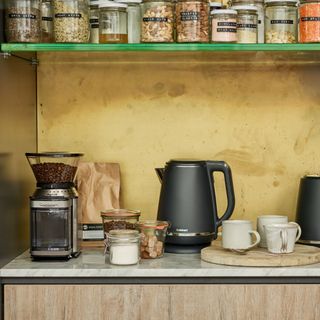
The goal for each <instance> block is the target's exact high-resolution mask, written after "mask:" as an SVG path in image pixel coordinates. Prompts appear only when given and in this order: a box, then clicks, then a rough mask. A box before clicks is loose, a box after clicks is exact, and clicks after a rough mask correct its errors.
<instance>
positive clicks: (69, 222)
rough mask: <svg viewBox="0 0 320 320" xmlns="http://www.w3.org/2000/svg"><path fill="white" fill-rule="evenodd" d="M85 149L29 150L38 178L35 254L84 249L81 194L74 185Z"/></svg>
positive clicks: (72, 253) (33, 207) (33, 211)
mask: <svg viewBox="0 0 320 320" xmlns="http://www.w3.org/2000/svg"><path fill="white" fill-rule="evenodd" d="M82 155H83V154H82V153H68V152H44V153H26V157H27V159H28V161H29V164H30V166H31V168H32V171H33V173H34V175H35V178H36V180H37V188H36V190H35V192H34V194H33V195H32V196H31V197H30V241H31V243H30V253H31V256H32V257H33V258H71V257H76V256H78V255H79V253H80V248H79V242H78V214H77V209H78V205H77V203H78V194H77V191H76V188H75V185H74V182H73V181H74V178H75V175H76V171H77V166H78V163H79V159H80V157H81V156H82Z"/></svg>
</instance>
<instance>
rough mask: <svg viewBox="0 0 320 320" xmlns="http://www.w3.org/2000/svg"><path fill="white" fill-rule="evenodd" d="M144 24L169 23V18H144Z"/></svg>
mask: <svg viewBox="0 0 320 320" xmlns="http://www.w3.org/2000/svg"><path fill="white" fill-rule="evenodd" d="M142 21H143V22H168V18H164V17H147V18H142Z"/></svg>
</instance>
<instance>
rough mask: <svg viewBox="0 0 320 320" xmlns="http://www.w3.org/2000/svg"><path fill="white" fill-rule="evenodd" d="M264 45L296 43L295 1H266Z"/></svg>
mask: <svg viewBox="0 0 320 320" xmlns="http://www.w3.org/2000/svg"><path fill="white" fill-rule="evenodd" d="M265 4H266V10H265V40H266V43H295V42H297V1H296V0H286V1H279V0H266V1H265Z"/></svg>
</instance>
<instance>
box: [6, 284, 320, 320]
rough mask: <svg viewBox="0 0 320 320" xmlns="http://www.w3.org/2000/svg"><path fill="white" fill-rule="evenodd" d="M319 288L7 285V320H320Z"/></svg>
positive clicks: (317, 286) (315, 286) (285, 286)
mask: <svg viewBox="0 0 320 320" xmlns="http://www.w3.org/2000/svg"><path fill="white" fill-rule="evenodd" d="M319 301H320V286H319V285H290V284H288V285H5V289H4V305H5V307H4V308H5V309H4V314H5V320H31V319H32V320H96V319H97V320H98V319H99V320H100V319H103V320H105V319H110V320H113V319H115V320H122V319H125V320H126V319H128V320H134V319H137V320H140V319H146V320H157V319H159V320H166V319H172V320H180V319H192V320H198V319H199V320H204V319H210V320H215V319H221V320H229V319H230V320H238V319H239V320H242V319H245V320H251V319H252V320H260V319H270V320H282V319H290V320H309V319H310V320H316V319H320V303H319Z"/></svg>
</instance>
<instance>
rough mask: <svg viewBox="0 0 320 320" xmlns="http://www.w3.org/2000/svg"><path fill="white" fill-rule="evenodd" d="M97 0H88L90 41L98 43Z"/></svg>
mask: <svg viewBox="0 0 320 320" xmlns="http://www.w3.org/2000/svg"><path fill="white" fill-rule="evenodd" d="M98 1H99V0H90V19H89V22H90V40H89V42H90V43H99V2H98Z"/></svg>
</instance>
